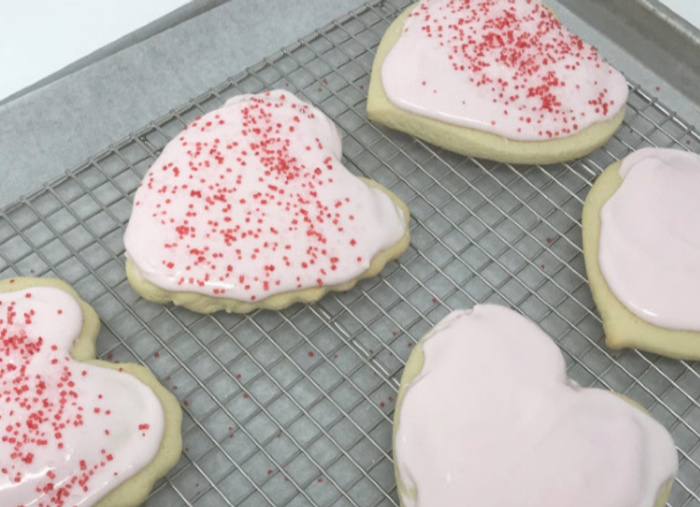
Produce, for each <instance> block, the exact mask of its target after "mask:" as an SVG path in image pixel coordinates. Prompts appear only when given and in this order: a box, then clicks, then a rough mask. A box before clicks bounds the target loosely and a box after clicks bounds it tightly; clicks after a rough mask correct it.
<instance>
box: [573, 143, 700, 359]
mask: <svg viewBox="0 0 700 507" xmlns="http://www.w3.org/2000/svg"><path fill="white" fill-rule="evenodd" d="M699 196H700V156H698V155H696V154H694V153H688V152H683V151H680V150H669V149H654V148H647V149H642V150H639V151H637V152H635V153H633V154H631V155H629V156H627V157H625V158H624V159H623V160H622V161H621V162H617V163H614V164H612V165H611V166H610V167H608V168H607V169H606V170H605V171H603V173H602V174H601V175H600V176H598V178H597V179H596V181H595V183H594V184H593V188H592V189H591V191H590V192H589V194H588V196H587V197H586V201H585V203H584V206H583V253H584V257H585V262H586V272H587V274H588V281H589V283H590V286H591V292H592V294H593V299H594V301H595V303H596V306H597V308H598V312H599V313H600V315H601V317H602V319H603V327H604V329H605V339H606V343H607V344H608V346H609V347H611V348H615V349H617V348H623V347H634V348H639V349H642V350H647V351H649V352H654V353H656V354H662V355H665V356H669V357H674V358H679V359H693V360H698V359H700V311H699V310H700V307H698V303H697V287H698V286H699V285H700V198H699Z"/></svg>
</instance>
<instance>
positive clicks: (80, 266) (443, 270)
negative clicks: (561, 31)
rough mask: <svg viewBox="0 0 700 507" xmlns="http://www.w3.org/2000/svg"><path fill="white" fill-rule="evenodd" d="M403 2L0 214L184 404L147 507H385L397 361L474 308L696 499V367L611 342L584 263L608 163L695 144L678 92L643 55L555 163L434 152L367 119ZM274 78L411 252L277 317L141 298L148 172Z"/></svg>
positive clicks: (682, 502) (11, 263) (10, 259)
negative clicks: (551, 366)
mask: <svg viewBox="0 0 700 507" xmlns="http://www.w3.org/2000/svg"><path fill="white" fill-rule="evenodd" d="M568 3H571V4H574V2H568ZM601 3H603V2H595V1H591V4H596V5H598V7H600V5H599V4H601ZM408 4H409V0H391V1H386V2H373V3H370V4H368V5H366V6H364V7H362V8H360V9H358V10H356V11H354V12H352V13H350V14H348V15H347V16H345V17H343V18H342V19H339V20H337V21H336V22H334V23H332V24H331V25H329V26H327V27H325V28H323V29H320V30H319V31H317V32H315V33H313V34H311V35H309V36H308V37H306V38H304V39H303V40H300V41H299V42H297V43H296V44H293V45H292V46H290V47H287V48H284V49H282V50H281V51H279V52H278V53H277V54H275V55H272V56H270V57H269V58H266V59H265V60H264V61H262V62H260V63H259V64H258V65H256V66H255V67H253V68H251V69H249V70H248V71H246V72H245V73H243V74H241V75H239V76H237V77H235V78H232V79H230V80H228V81H226V82H225V83H222V84H220V85H218V86H215V87H214V88H212V89H211V90H210V91H209V92H207V93H205V94H204V95H202V96H200V97H197V98H196V99H194V100H192V101H191V102H190V103H188V104H185V105H184V106H182V107H179V108H177V109H174V110H173V111H172V112H171V113H170V114H168V115H166V116H165V117H163V118H159V119H157V120H154V121H153V122H152V123H150V124H149V125H148V126H146V127H145V128H143V129H142V130H140V131H138V132H136V133H134V134H131V135H129V136H127V137H125V138H124V139H123V140H122V141H121V142H119V143H117V144H115V145H113V146H110V147H109V148H107V149H105V150H104V151H102V152H100V153H97V154H96V155H94V156H93V157H91V158H90V159H89V160H88V161H86V162H85V163H84V164H83V165H81V166H80V167H77V168H75V169H74V170H71V171H69V172H68V173H67V174H66V175H65V176H63V177H61V178H60V179H58V180H56V181H53V182H52V183H50V184H48V185H46V186H45V187H43V188H41V189H39V190H37V191H36V192H34V193H33V194H31V195H29V196H27V197H25V198H23V199H21V200H20V201H18V202H17V203H15V204H13V205H11V206H9V207H7V208H6V209H4V210H3V211H2V212H0V244H1V245H2V246H1V247H0V276H1V277H3V278H5V277H10V276H16V275H26V276H30V275H32V276H57V277H60V278H62V279H64V280H66V281H68V282H69V283H71V284H72V285H73V286H74V287H75V288H76V289H77V290H78V291H79V292H80V294H81V295H82V297H83V298H84V299H85V300H87V301H88V302H89V303H90V304H91V305H92V306H94V307H95V309H96V310H97V312H98V313H99V315H100V317H101V319H102V324H103V328H102V332H101V334H100V337H99V340H98V351H99V355H100V357H102V358H104V359H107V360H113V361H122V362H123V361H134V362H139V363H142V364H145V365H146V366H148V367H149V368H150V369H151V370H152V371H153V372H154V373H155V374H156V375H157V376H158V377H159V378H160V379H161V380H162V381H163V382H164V384H165V385H166V386H168V387H169V388H171V389H172V390H173V392H174V393H175V394H176V396H177V397H178V398H179V399H180V401H181V403H182V407H183V409H184V412H185V419H184V423H183V434H184V452H183V454H182V458H181V460H180V462H179V464H178V465H177V467H176V468H175V469H174V470H173V471H172V472H171V473H170V474H169V475H168V477H167V478H166V479H165V480H162V481H160V482H159V483H158V484H157V486H156V487H155V489H154V491H153V493H152V495H151V497H150V499H149V500H148V502H147V505H153V506H164V505H167V506H178V505H191V506H219V505H228V506H232V505H236V506H252V505H265V504H272V505H292V506H301V505H318V506H346V505H354V506H361V507H366V506H379V505H382V506H390V505H396V504H397V497H396V488H395V482H394V476H393V463H392V451H391V429H392V416H393V409H394V402H395V396H396V390H397V387H398V384H399V378H400V374H401V371H402V367H403V364H404V361H405V360H406V358H407V357H408V354H409V353H410V351H411V346H412V345H413V344H414V343H415V342H416V341H417V340H418V339H419V338H420V337H421V336H422V335H423V334H424V333H425V332H426V331H427V330H428V329H430V327H431V326H432V325H433V324H435V323H436V322H437V321H438V320H439V319H441V318H442V317H443V316H445V315H446V314H447V313H448V312H449V311H450V310H451V309H453V308H464V307H470V306H472V305H473V304H474V303H477V302H487V301H488V302H495V303H500V304H504V305H508V306H511V307H514V308H517V309H518V310H519V311H521V312H522V313H523V314H525V315H526V316H528V317H529V318H530V319H532V320H534V321H535V322H537V323H538V324H539V325H540V326H541V327H542V328H543V329H544V330H545V331H546V332H547V333H549V334H550V335H551V336H552V337H553V338H554V339H555V340H556V341H557V343H558V344H559V346H560V347H561V348H562V350H563V352H564V354H565V356H566V360H567V365H568V370H569V375H570V376H571V377H573V378H574V379H575V380H576V381H577V382H579V383H580V384H582V385H585V386H597V387H602V388H606V389H614V390H616V391H618V392H621V393H624V394H626V395H627V396H629V397H630V398H632V399H634V400H636V401H637V402H639V403H640V404H641V405H643V406H644V407H646V408H647V409H648V410H649V411H650V412H651V413H652V414H653V416H654V417H655V418H656V419H657V420H659V421H660V422H661V423H662V424H663V425H665V426H666V427H667V428H668V429H669V431H670V432H671V433H672V435H673V438H674V440H675V442H676V444H677V446H678V450H679V455H680V473H679V476H678V479H677V480H676V483H675V484H674V487H673V491H672V494H671V498H670V502H669V505H672V506H674V507H681V506H700V497H699V494H700V464H698V462H699V460H700V447H699V444H700V405H699V404H698V401H697V400H698V398H699V397H700V365H699V364H698V363H688V362H684V361H676V360H670V359H665V358H661V357H658V356H654V355H651V354H646V353H640V352H637V351H635V350H627V351H611V350H609V349H607V348H606V347H605V345H604V342H603V331H602V327H601V323H600V319H599V317H598V315H597V313H596V311H595V308H594V304H593V301H592V299H591V294H590V291H589V288H588V284H587V282H586V276H585V271H584V263H583V256H582V253H581V222H580V216H581V208H582V204H583V200H584V198H585V196H586V194H587V192H588V190H589V188H590V186H591V182H592V181H593V180H594V178H595V177H596V175H597V174H599V173H600V172H601V171H602V170H603V169H604V168H605V167H606V166H607V165H609V164H610V163H611V162H613V161H615V160H617V159H619V158H621V157H623V156H625V155H626V154H628V153H630V152H631V151H633V150H635V149H638V148H641V147H643V146H669V147H676V148H679V149H688V150H693V151H698V150H699V149H700V136H698V134H697V132H696V131H695V129H694V127H693V126H692V124H691V123H689V122H687V121H684V120H683V119H682V118H681V117H679V116H678V115H676V114H675V113H674V112H673V108H671V107H669V106H667V105H665V104H666V103H665V98H666V97H670V98H672V99H673V100H674V101H675V100H676V99H675V98H674V97H676V95H674V94H673V93H675V92H673V93H672V91H671V90H667V89H659V90H656V89H655V87H652V88H651V89H650V88H648V87H646V86H641V85H638V84H636V80H633V79H632V77H634V76H641V78H640V79H639V80H640V81H641V80H646V81H649V82H653V80H654V79H655V77H654V76H653V72H652V71H651V70H647V71H644V70H643V69H644V66H643V65H639V62H638V61H637V60H635V61H637V64H635V65H633V66H632V65H631V66H630V67H629V69H628V68H627V67H625V66H621V65H620V64H619V63H617V65H618V67H620V68H621V70H623V71H624V72H626V73H627V75H628V76H630V78H631V79H630V89H631V94H630V98H629V103H628V110H627V115H626V118H625V122H624V125H623V126H622V127H621V128H620V130H619V131H618V132H617V134H616V135H615V136H614V138H613V139H612V140H611V141H610V142H609V143H607V145H606V146H605V147H604V148H602V149H600V150H597V151H596V152H594V153H592V154H591V155H590V156H587V157H585V158H583V159H581V160H578V161H576V162H573V163H569V164H555V165H549V166H544V167H541V166H512V165H509V164H499V163H493V162H485V161H482V160H474V159H471V158H465V157H462V156H458V155H455V154H453V153H449V152H446V151H442V150H439V149H435V148H434V147H432V146H428V145H425V144H424V143H422V142H420V141H417V140H415V139H413V138H411V137H409V136H406V135H403V134H400V133H397V132H393V131H389V130H387V129H384V128H382V127H380V126H377V125H374V124H372V123H369V122H368V121H367V119H366V115H365V97H366V91H367V86H368V82H369V71H370V68H371V64H372V59H373V56H374V49H375V48H376V46H377V44H378V42H379V40H380V38H381V36H382V34H383V33H384V30H385V29H386V28H387V26H388V25H389V23H390V22H391V20H392V19H393V18H394V17H395V16H396V15H397V14H398V13H399V12H400V11H401V10H402V9H403V8H405V7H406V6H407V5H408ZM567 12H569V11H567ZM568 15H571V13H570V12H569V14H568ZM565 21H567V20H565ZM579 23H580V27H581V28H582V29H585V28H586V27H587V26H588V25H587V24H586V22H585V21H579ZM593 42H595V41H593ZM606 44H607V43H606ZM607 47H608V48H613V49H614V47H615V46H614V44H613V45H610V44H608V46H607ZM610 51H611V52H610V55H607V54H606V56H609V57H611V58H612V59H615V58H617V57H620V58H622V57H623V56H624V55H623V51H622V50H620V52H619V54H618V53H615V52H614V51H612V50H610ZM632 67H634V68H632ZM640 69H642V70H641V71H640ZM273 87H282V88H287V89H289V90H291V91H293V92H294V93H296V94H298V95H299V96H300V97H302V98H304V99H306V100H308V101H311V102H313V103H314V104H316V105H318V106H319V107H320V108H321V109H322V110H323V111H324V112H325V113H326V114H328V115H329V116H330V117H331V118H333V120H334V121H335V122H336V123H337V125H338V126H339V128H340V129H341V131H342V133H343V137H344V145H343V147H344V157H345V163H346V164H347V166H348V167H349V168H350V169H351V170H352V171H353V172H355V173H356V174H360V175H363V176H367V177H370V178H373V179H375V180H377V181H379V182H380V183H382V184H383V185H385V186H387V187H388V188H390V189H391V190H392V191H393V192H395V193H396V194H397V195H399V196H400V197H401V198H402V199H403V200H404V201H406V202H407V203H408V205H409V206H410V208H411V212H412V220H411V234H412V241H411V246H410V247H409V249H408V251H407V252H406V253H405V254H404V255H403V256H402V257H401V258H400V259H399V260H398V261H396V262H392V263H390V264H389V265H387V266H386V268H385V269H384V271H383V273H382V275H381V276H379V277H376V278H373V279H369V280H365V281H362V282H361V283H360V284H359V285H358V286H357V287H356V288H354V289H353V290H351V291H349V292H347V293H343V294H332V295H329V296H326V297H325V298H323V299H322V300H321V301H319V302H318V303H315V304H312V305H295V306H293V307H291V308H289V309H287V310H285V311H282V312H270V311H257V312H254V313H252V314H250V315H245V316H241V315H227V314H224V313H217V314H215V315H212V316H203V315H198V314H194V313H192V312H189V311H187V310H183V309H181V308H176V307H171V306H166V307H163V306H160V305H155V304H151V303H148V302H145V301H142V300H141V299H139V298H138V296H137V295H136V294H135V293H134V291H133V290H132V289H131V288H130V286H129V284H128V283H127V281H126V279H125V275H124V247H123V242H122V236H123V233H124V228H125V224H126V222H127V221H128V218H129V214H130V210H131V205H132V197H133V194H134V191H135V189H136V187H137V185H138V183H139V181H140V180H141V177H142V176H143V175H144V173H145V172H146V170H147V169H148V167H149V166H150V164H151V163H152V162H153V161H154V160H155V158H156V157H157V155H158V154H159V152H160V150H161V149H162V148H163V146H164V145H165V144H166V143H167V142H168V141H169V140H170V139H171V138H172V137H173V136H175V135H176V134H177V133H178V132H179V131H180V129H182V127H183V126H184V125H185V123H186V122H187V121H189V120H191V119H193V118H194V117H195V116H197V115H201V114H203V113H206V112H208V111H211V110H212V109H214V108H216V107H218V106H220V105H221V104H223V102H224V101H225V100H226V99H227V98H228V97H231V96H233V95H236V94H240V93H246V92H258V91H261V90H264V89H269V88H273ZM680 95H683V94H682V93H681V94H680ZM686 99H687V97H686V98H682V100H686ZM686 103H691V104H692V102H686ZM693 111H694V110H693V109H692V107H689V108H687V109H685V110H684V113H689V114H690V115H691V116H693V114H694V112H693Z"/></svg>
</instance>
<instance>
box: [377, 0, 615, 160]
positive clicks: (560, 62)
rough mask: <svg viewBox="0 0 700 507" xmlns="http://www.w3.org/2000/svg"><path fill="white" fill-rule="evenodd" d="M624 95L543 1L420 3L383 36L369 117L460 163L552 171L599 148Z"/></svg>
mask: <svg viewBox="0 0 700 507" xmlns="http://www.w3.org/2000/svg"><path fill="white" fill-rule="evenodd" d="M627 93H628V89H627V84H626V82H625V79H624V77H623V76H622V75H621V74H620V73H619V72H618V71H616V70H615V69H613V68H612V67H611V66H610V65H609V64H608V63H607V62H605V61H604V60H603V58H602V57H601V56H600V55H599V54H598V52H597V51H596V49H595V48H594V47H592V46H590V45H588V44H586V43H585V42H583V41H582V40H581V39H580V38H578V37H577V36H576V35H573V34H571V33H569V32H568V31H567V30H566V29H565V28H564V27H563V26H562V25H561V23H560V22H559V21H558V20H557V18H556V17H555V16H554V15H553V14H552V13H551V12H550V11H549V9H547V7H545V6H544V5H543V4H542V2H541V1H540V0H513V1H504V0H422V1H421V2H420V3H418V4H414V5H412V6H411V7H409V8H408V9H407V10H406V11H405V12H404V13H402V14H401V15H400V16H399V17H398V18H397V19H396V20H395V21H394V22H393V23H392V24H391V26H390V27H389V29H388V30H387V31H386V33H385V35H384V37H383V38H382V41H381V43H380V45H379V48H378V50H377V54H376V57H375V59H374V64H373V66H372V77H371V81H370V88H369V97H368V100H367V115H368V117H369V118H370V119H371V120H374V121H377V122H379V123H383V124H385V125H387V126H389V127H391V128H394V129H396V130H400V131H402V132H406V133H408V134H411V135H414V136H416V137H418V138H420V139H424V140H426V141H428V142H430V143H432V144H435V145H437V146H441V147H443V148H446V149H448V150H451V151H455V152H457V153H461V154H464V155H470V156H474V157H482V158H487V159H491V160H497V161H502V162H513V163H551V162H561V161H566V160H572V159H575V158H578V157H581V156H583V155H586V154H587V153H590V152H591V151H593V150H595V149H596V148H598V147H600V146H602V145H603V144H605V142H606V141H607V140H608V139H609V138H610V137H611V136H612V135H613V133H614V132H615V131H616V130H617V128H618V127H619V125H620V123H621V122H622V120H623V117H624V114H625V102H626V100H627Z"/></svg>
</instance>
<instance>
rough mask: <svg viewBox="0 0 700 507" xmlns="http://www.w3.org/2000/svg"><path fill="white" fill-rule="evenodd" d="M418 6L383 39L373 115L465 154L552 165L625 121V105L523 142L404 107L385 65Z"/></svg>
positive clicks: (583, 151) (371, 98)
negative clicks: (393, 96)
mask: <svg viewBox="0 0 700 507" xmlns="http://www.w3.org/2000/svg"><path fill="white" fill-rule="evenodd" d="M417 5H418V3H414V4H412V5H411V6H409V7H408V8H407V9H406V10H404V11H403V12H402V13H401V14H400V15H399V17H398V18H396V19H395V20H394V21H393V22H392V23H391V25H390V26H389V28H388V29H387V31H386V32H385V33H384V36H383V37H382V39H381V42H380V43H379V47H378V48H377V53H376V55H375V57H374V62H373V64H372V72H371V76H370V84H369V92H368V97H367V117H368V119H370V120H372V121H375V122H377V123H381V124H383V125H386V126H388V127H390V128H392V129H394V130H398V131H400V132H403V133H406V134H409V135H412V136H414V137H416V138H418V139H422V140H424V141H427V142H428V143H430V144H433V145H435V146H438V147H441V148H444V149H446V150H449V151H453V152H455V153H458V154H460V155H466V156H471V157H476V158H483V159H488V160H494V161H496V162H506V163H512V164H552V163H557V162H568V161H571V160H575V159H578V158H581V157H583V156H585V155H587V154H589V153H591V152H593V151H595V150H597V149H598V148H600V147H601V146H603V145H604V144H605V143H607V142H608V140H610V138H611V137H612V136H613V135H614V134H615V132H616V131H617V129H618V128H619V127H620V125H621V124H622V121H623V120H624V117H625V111H626V108H627V105H626V104H625V105H623V106H622V108H621V109H620V111H619V112H618V113H617V114H616V115H615V116H613V117H612V118H610V119H609V120H606V121H604V122H598V123H594V124H592V125H590V126H588V127H586V128H585V129H583V130H581V132H579V133H577V134H573V135H571V136H567V137H563V138H559V139H551V140H546V141H518V140H513V139H508V138H506V137H502V136H499V135H497V134H492V133H490V132H484V131H481V130H476V129H471V128H468V127H460V126H455V125H451V124H448V123H445V122H442V121H440V120H436V119H433V118H429V117H425V116H420V115H417V114H415V113H411V112H408V111H404V110H402V109H399V108H398V107H396V106H394V105H393V104H392V103H391V102H390V101H389V99H388V98H387V96H386V93H385V91H384V86H383V84H382V80H381V70H382V66H383V65H384V59H385V58H386V56H387V55H388V54H389V52H390V51H391V49H392V48H393V47H394V45H395V44H396V42H397V41H398V39H399V37H400V35H401V32H402V31H403V26H404V23H405V21H406V19H407V18H408V16H409V14H410V13H411V11H412V10H413V9H415V8H416V6H417Z"/></svg>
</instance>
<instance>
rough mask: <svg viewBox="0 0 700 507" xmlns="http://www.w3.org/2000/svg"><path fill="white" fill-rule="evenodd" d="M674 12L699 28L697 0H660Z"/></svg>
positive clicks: (699, 7)
mask: <svg viewBox="0 0 700 507" xmlns="http://www.w3.org/2000/svg"><path fill="white" fill-rule="evenodd" d="M660 1H661V3H662V4H665V5H666V6H667V7H668V8H670V9H671V10H672V11H674V12H675V13H676V14H680V15H681V16H683V17H684V18H685V19H687V20H688V21H690V22H691V23H692V24H694V25H695V26H697V27H698V28H700V2H698V0H660Z"/></svg>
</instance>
